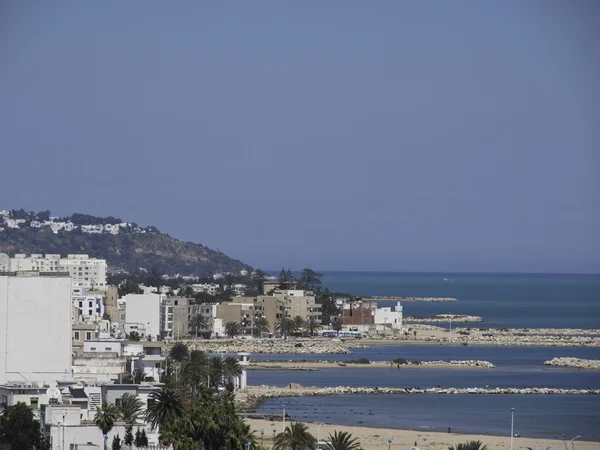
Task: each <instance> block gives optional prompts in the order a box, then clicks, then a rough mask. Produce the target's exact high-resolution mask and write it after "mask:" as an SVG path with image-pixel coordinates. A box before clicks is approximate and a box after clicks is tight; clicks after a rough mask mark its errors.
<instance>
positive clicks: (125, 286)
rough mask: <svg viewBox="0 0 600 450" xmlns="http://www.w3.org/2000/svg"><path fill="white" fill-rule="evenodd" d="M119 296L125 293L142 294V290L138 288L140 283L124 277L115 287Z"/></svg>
mask: <svg viewBox="0 0 600 450" xmlns="http://www.w3.org/2000/svg"><path fill="white" fill-rule="evenodd" d="M117 292H118V293H119V297H123V296H125V295H127V294H143V293H144V291H142V290H141V289H140V285H139V284H138V283H137V282H136V281H134V280H131V279H129V278H128V279H126V280H124V281H123V282H121V284H120V285H119V286H118V287H117Z"/></svg>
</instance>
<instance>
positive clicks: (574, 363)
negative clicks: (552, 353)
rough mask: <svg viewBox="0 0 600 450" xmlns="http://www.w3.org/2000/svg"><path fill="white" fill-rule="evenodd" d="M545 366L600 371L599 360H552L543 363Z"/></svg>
mask: <svg viewBox="0 0 600 450" xmlns="http://www.w3.org/2000/svg"><path fill="white" fill-rule="evenodd" d="M544 364H545V365H547V366H562V367H575V368H577V369H596V370H600V360H597V359H579V358H554V359H551V360H550V361H546V362H544Z"/></svg>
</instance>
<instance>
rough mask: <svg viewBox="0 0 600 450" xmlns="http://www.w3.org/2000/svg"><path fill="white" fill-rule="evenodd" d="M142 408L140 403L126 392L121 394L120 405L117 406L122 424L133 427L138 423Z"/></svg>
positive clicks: (142, 405)
mask: <svg viewBox="0 0 600 450" xmlns="http://www.w3.org/2000/svg"><path fill="white" fill-rule="evenodd" d="M143 407H144V404H143V403H142V401H141V400H140V399H139V398H138V397H136V396H135V395H131V394H130V393H128V392H127V393H125V394H123V397H121V404H120V405H119V406H118V408H119V412H120V415H121V417H122V419H123V422H125V423H126V424H128V425H133V424H135V423H136V422H137V421H138V419H139V418H140V416H141V412H142V408H143Z"/></svg>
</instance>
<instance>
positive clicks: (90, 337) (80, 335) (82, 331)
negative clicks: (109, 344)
mask: <svg viewBox="0 0 600 450" xmlns="http://www.w3.org/2000/svg"><path fill="white" fill-rule="evenodd" d="M71 333H72V336H71V338H72V341H73V354H74V355H75V356H81V355H82V354H83V343H84V342H86V341H94V340H97V339H98V338H99V327H98V324H95V323H74V324H73V325H72V326H71Z"/></svg>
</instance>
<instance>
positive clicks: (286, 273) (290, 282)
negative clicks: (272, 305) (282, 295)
mask: <svg viewBox="0 0 600 450" xmlns="http://www.w3.org/2000/svg"><path fill="white" fill-rule="evenodd" d="M277 282H278V285H277V288H278V289H282V290H286V289H292V288H293V287H294V284H295V283H296V279H295V278H294V275H293V274H292V271H291V270H290V269H288V270H285V268H282V269H281V272H280V273H279V277H278V279H277Z"/></svg>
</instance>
